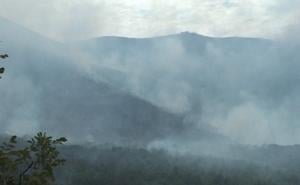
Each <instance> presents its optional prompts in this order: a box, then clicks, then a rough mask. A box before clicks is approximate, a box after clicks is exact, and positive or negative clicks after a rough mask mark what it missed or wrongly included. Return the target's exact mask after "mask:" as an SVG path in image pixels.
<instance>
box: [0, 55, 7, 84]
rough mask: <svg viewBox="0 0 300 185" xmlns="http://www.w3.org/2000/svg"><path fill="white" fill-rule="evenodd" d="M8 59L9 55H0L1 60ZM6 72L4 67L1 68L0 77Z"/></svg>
mask: <svg viewBox="0 0 300 185" xmlns="http://www.w3.org/2000/svg"><path fill="white" fill-rule="evenodd" d="M7 57H8V54H3V55H0V58H1V59H5V58H7ZM4 71H5V68H4V67H0V75H2V74H3V73H4ZM0 78H1V76H0Z"/></svg>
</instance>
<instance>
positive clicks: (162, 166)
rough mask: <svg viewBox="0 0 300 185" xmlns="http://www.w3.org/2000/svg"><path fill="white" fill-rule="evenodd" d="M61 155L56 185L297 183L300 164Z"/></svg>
mask: <svg viewBox="0 0 300 185" xmlns="http://www.w3.org/2000/svg"><path fill="white" fill-rule="evenodd" d="M271 149H272V147H271ZM239 150H240V149H239ZM264 150H265V148H264V149H262V150H261V152H265V151H264ZM61 151H62V154H63V155H65V156H66V158H67V163H66V165H65V166H64V167H62V168H60V169H59V170H58V171H57V175H56V176H57V181H56V183H57V185H99V184H105V185H170V184H172V185H187V184H189V185H196V184H197V185H202V184H203V185H295V184H300V177H299V175H298V174H299V171H300V166H299V167H298V168H294V167H292V168H290V167H289V166H288V165H289V164H282V166H276V167H275V166H272V165H266V164H267V163H259V162H258V163H255V162H253V161H250V160H229V159H222V158H214V157H209V156H206V157H203V156H202V157H200V156H197V157H196V156H186V155H174V154H169V153H167V152H166V151H163V150H147V149H143V148H132V147H111V146H102V147H81V146H67V147H64V148H61ZM245 151H247V150H246V149H243V151H241V150H240V152H245ZM251 151H254V152H253V153H252V154H250V153H251V152H250V153H249V157H250V156H252V157H253V158H252V159H253V160H254V158H255V155H254V153H256V154H257V156H256V157H258V156H260V154H259V152H257V151H255V150H252V149H251ZM270 152H273V150H270ZM298 152H299V151H298ZM273 155H274V156H276V153H273ZM255 160H256V159H255ZM261 160H268V159H263V158H262V159H261ZM270 160H273V159H270ZM278 160H280V159H278Z"/></svg>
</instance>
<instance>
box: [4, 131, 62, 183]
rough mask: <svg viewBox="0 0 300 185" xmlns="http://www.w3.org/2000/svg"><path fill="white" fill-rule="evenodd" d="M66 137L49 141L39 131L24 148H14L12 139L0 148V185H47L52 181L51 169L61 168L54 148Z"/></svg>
mask: <svg viewBox="0 0 300 185" xmlns="http://www.w3.org/2000/svg"><path fill="white" fill-rule="evenodd" d="M66 141H67V139H66V138H64V137H62V138H59V139H53V138H52V137H49V136H47V135H46V133H41V132H39V133H38V134H37V135H36V136H34V137H33V138H32V139H30V140H28V141H27V146H24V147H20V146H18V145H17V137H16V136H12V137H11V138H10V140H9V141H8V142H4V143H3V144H2V146H0V184H3V185H47V184H49V183H50V182H53V181H54V180H55V179H54V174H53V170H54V168H56V167H58V166H60V165H63V164H64V162H65V160H64V159H61V158H59V151H58V150H57V146H58V145H61V144H63V143H65V142H66Z"/></svg>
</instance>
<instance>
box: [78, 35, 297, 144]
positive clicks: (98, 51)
mask: <svg viewBox="0 0 300 185" xmlns="http://www.w3.org/2000/svg"><path fill="white" fill-rule="evenodd" d="M79 45H81V46H82V48H83V52H84V53H86V54H87V53H88V54H90V55H91V56H93V57H94V60H95V61H97V62H94V63H98V64H99V66H100V65H104V66H106V67H108V68H109V66H110V64H111V66H112V68H113V69H114V70H116V71H119V73H120V74H122V75H125V76H126V78H122V80H121V81H118V80H117V81H118V83H115V81H113V80H112V81H110V80H109V79H108V78H107V77H106V76H103V75H101V74H99V73H98V78H99V79H106V80H108V82H110V83H111V84H113V85H116V84H117V85H116V86H117V87H119V88H123V89H125V90H128V91H130V92H131V93H133V94H136V95H137V96H139V97H141V98H143V99H146V100H148V101H150V102H152V103H154V104H155V105H158V106H161V107H163V108H164V109H165V110H168V111H170V112H173V113H176V114H180V115H184V116H185V117H186V119H187V120H189V121H191V122H193V123H195V124H196V125H197V127H206V128H213V130H215V131H216V132H217V133H219V134H221V135H224V136H226V137H228V138H229V139H230V140H232V141H235V142H238V143H242V144H270V143H277V144H296V143H297V141H298V140H299V136H298V135H299V133H298V132H299V128H298V126H297V122H298V120H299V118H300V117H299V116H298V112H297V109H298V105H299V98H298V96H297V94H298V93H299V91H300V87H299V85H298V84H299V79H300V78H299V74H298V72H297V71H299V67H300V66H299V64H298V62H297V61H298V60H299V54H297V52H296V51H297V50H296V48H297V47H296V44H295V45H294V46H293V47H291V46H290V45H289V41H288V40H286V41H285V42H281V41H280V42H279V41H270V40H264V39H251V38H225V39H222V38H219V39H214V38H207V37H202V36H200V35H196V34H191V33H183V34H180V35H173V36H168V37H159V38H155V39H141V40H135V39H126V38H125V39H124V38H123V39H122V38H100V39H99V40H97V39H95V40H91V41H86V42H82V43H80V44H79ZM141 48H143V50H141ZM104 53H105V56H104V57H102V56H101V55H102V54H104ZM94 67H95V68H94V70H97V67H96V66H94ZM94 74H97V73H94ZM96 76H97V75H96ZM191 128H193V127H191ZM166 142H167V143H170V141H166ZM168 145H169V144H168Z"/></svg>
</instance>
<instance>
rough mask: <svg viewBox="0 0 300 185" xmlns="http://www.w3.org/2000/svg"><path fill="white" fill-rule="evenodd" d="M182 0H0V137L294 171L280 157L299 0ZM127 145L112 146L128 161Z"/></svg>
mask: <svg viewBox="0 0 300 185" xmlns="http://www.w3.org/2000/svg"><path fill="white" fill-rule="evenodd" d="M24 2H25V1H24ZM155 2H156V1H155ZM28 4H32V11H31V12H30V13H28V15H26V16H25V12H24V10H22V9H25V10H29V9H30V7H28ZM33 4H34V5H36V6H33ZM187 4H188V5H189V6H187V5H183V4H182V3H180V2H179V1H174V2H173V3H171V1H166V3H165V4H163V5H160V4H159V3H150V2H149V1H146V0H145V1H141V2H140V3H137V2H136V3H134V2H129V1H124V2H118V1H112V2H111V4H110V3H109V2H106V1H104V0H103V1H94V2H93V3H92V1H90V2H89V3H87V2H86V3H84V2H83V1H81V0H77V1H76V2H75V1H74V2H73V3H71V2H68V1H66V0H64V1H56V0H55V1H53V2H52V1H51V2H48V3H46V2H44V1H43V2H42V3H41V2H38V1H36V0H27V1H26V4H24V3H23V2H18V1H12V0H10V1H8V0H0V6H1V7H0V40H1V42H0V53H1V54H2V53H8V54H9V58H8V59H6V60H5V61H4V60H3V61H1V65H3V66H4V67H5V68H6V71H5V74H4V75H3V77H2V79H1V80H0V105H1V106H0V128H1V129H0V135H1V137H2V136H3V137H6V136H8V135H18V136H21V137H27V136H30V135H32V134H34V133H36V132H38V131H40V130H42V131H46V132H48V133H50V134H51V135H54V136H65V137H67V138H68V139H69V144H70V145H78V146H81V145H84V146H85V145H86V144H88V145H89V146H102V145H104V144H108V145H112V146H120V147H125V148H127V147H128V148H127V149H128V150H130V148H131V147H133V148H135V147H137V148H143V149H145V150H146V151H147V152H149V151H151V149H163V150H166V151H167V152H170V153H171V154H174V155H175V154H179V153H180V154H184V155H199V156H203V155H205V156H206V155H209V156H213V157H217V158H218V159H219V158H221V159H222V158H230V160H232V159H233V160H246V161H247V162H249V161H250V163H252V162H253V164H258V165H261V164H262V163H263V165H266V166H268V165H270V166H271V168H272V170H273V169H274V170H275V171H276V170H277V168H278V169H279V168H280V167H279V166H280V165H282V164H286V165H287V166H288V167H287V169H288V170H291V169H292V170H295V169H296V170H295V171H297V170H298V169H299V168H296V167H295V168H294V166H293V165H291V164H290V163H291V160H292V159H295V160H296V159H298V158H297V157H295V156H297V155H298V154H300V148H299V146H298V145H299V144H300V125H299V120H300V114H299V110H300V107H299V106H300V98H299V94H300V73H299V71H300V62H299V61H300V53H299V49H300V38H299V35H298V31H300V29H299V28H300V27H299V24H298V22H297V21H295V20H296V18H297V17H299V15H300V14H299V11H298V10H299V9H297V8H296V7H298V8H299V7H300V3H299V2H298V3H297V2H296V1H292V0H290V1H285V2H284V3H280V2H276V1H270V0H265V1H258V0H245V1H244V4H243V3H241V2H239V1H235V0H229V1H215V2H211V1H207V0H204V1H202V2H201V3H199V4H197V2H196V1H194V0H189V1H188V2H187ZM2 5H3V6H2ZM194 5H199V6H195V7H194V8H193V6H194ZM200 5H201V6H200ZM22 7H23V8H22ZM63 7H65V8H66V11H62V8H63ZM155 7H156V8H155ZM157 7H158V8H157ZM171 7H173V8H174V7H176V8H175V9H171ZM213 7H214V8H213ZM249 7H252V11H250V10H249V11H245V12H244V14H242V13H241V12H242V11H244V10H246V9H247V8H249ZM191 10H193V12H192V13H189V11H191ZM210 10H214V11H212V12H210ZM217 10H218V11H217ZM43 11H44V12H45V17H43V18H42V17H41V15H42V12H43ZM132 11H133V12H135V13H136V14H134V13H133V12H132ZM167 11H168V12H167ZM200 11H202V13H199V12H200ZM97 12H100V13H97ZM208 12H210V13H208ZM37 15H38V16H37ZM110 15H111V17H110ZM204 15H207V19H208V20H205V19H204ZM222 15H224V17H223V16H222ZM239 15H240V16H239ZM159 16H161V17H162V18H161V19H159ZM200 17H201V18H202V19H199V20H197V18H200ZM209 21H211V22H209ZM210 23H211V24H210ZM70 147H71V146H70ZM248 147H249V148H248ZM252 147H253V148H252ZM277 147H278V148H277ZM104 148H105V147H104ZM127 149H124V150H120V151H119V152H120V153H122V152H124V153H125V154H126V155H128V156H126V157H128V160H129V159H130V157H129V156H130V154H131V153H130V152H129V153H128V151H127ZM69 150H74V151H75V150H77V148H75V149H74V148H69V149H64V152H65V153H66V154H69V155H71V154H70V151H69ZM93 150H95V151H97V152H99V151H100V153H101V152H104V153H105V151H103V150H104V149H103V148H102V149H95V148H92V149H91V148H89V149H87V151H88V152H87V154H86V156H89V157H86V158H88V159H89V160H91V159H92V158H93V157H91V156H93V152H92V151H93ZM78 151H84V148H79V149H78ZM272 151H276V153H277V154H278V156H279V157H278V158H280V159H278V158H277V160H278V161H277V162H275V161H276V160H275V159H274V158H273V157H274V156H272ZM68 152H69V153H68ZM106 152H107V151H106ZM114 152H116V151H113V153H114ZM139 152H141V151H139ZM116 153H117V154H113V155H114V156H115V155H120V153H118V152H116ZM137 153H138V152H137ZM152 154H153V153H151V156H152ZM76 155H77V154H76ZM103 155H104V154H103ZM107 155H108V154H107ZM109 155H110V154H109ZM139 155H140V154H139ZM139 155H138V156H139ZM141 155H142V156H144V155H146V154H145V153H143V154H141ZM147 155H148V154H147ZM149 155H150V154H149ZM153 155H155V157H157V156H160V157H162V158H163V159H165V158H164V157H166V158H168V157H167V156H164V155H165V154H157V153H155V152H154V154H153ZM166 155H167V154H166ZM263 156H269V159H268V160H266V161H264V157H263ZM288 156H289V157H288ZM73 157H74V156H73ZM102 157H103V156H102ZM106 157H107V156H106ZM115 157H116V156H115ZM155 157H154V158H155ZM294 157H295V158H294ZM81 158H84V157H82V156H76V157H74V160H75V161H76V160H78V161H80V160H81ZM116 158H118V157H116ZM137 158H138V157H137ZM79 159H80V160H79ZM104 159H107V158H105V156H104V158H101V160H103V161H105V160H104ZM155 159H156V158H155ZM155 159H153V160H155ZM107 160H108V161H109V160H112V161H114V160H115V159H107ZM149 160H150V159H149ZM151 160H152V158H151ZM170 160H171V161H172V160H173V159H172V158H171V159H170ZM175 161H176V160H174V161H173V162H175ZM183 161H184V160H183ZM85 162H86V161H85ZM264 162H265V163H264ZM175 163H176V162H175ZM208 163H209V164H206V165H208V166H210V165H213V164H210V162H208ZM85 164H86V165H87V164H89V165H90V162H87V163H85ZM101 164H102V163H101ZM176 164H177V163H176ZM241 164H242V165H244V163H241ZM180 165H181V164H180ZM180 165H179V166H180ZM230 165H231V163H230ZM230 165H229V166H230ZM239 165H240V163H239ZM290 165H291V166H293V167H291V166H290ZM189 166H190V164H189ZM200 166H201V165H200ZM225 166H226V165H225ZM233 166H235V165H233ZM181 167H182V166H181ZM202 167H203V166H202ZM202 167H201V168H202ZM203 168H204V167H203ZM87 169H89V168H88V167H87ZM125 169H126V168H125ZM205 169H208V168H206V167H205ZM243 169H244V168H243ZM222 170H224V169H223V168H222ZM225 171H226V170H225ZM233 171H234V170H233ZM64 173H65V172H61V174H64ZM270 173H271V172H270ZM276 173H277V172H276ZM293 173H294V171H293ZM274 174H275V172H274ZM274 174H273V172H272V175H274ZM287 174H292V173H287ZM61 176H62V177H64V175H61ZM296 176H297V175H296ZM272 177H273V176H272ZM295 178H296V177H295ZM61 179H64V178H61ZM233 179H234V178H233ZM271 179H272V178H271ZM297 179H298V176H297ZM274 182H275V181H274ZM278 182H279V181H278ZM284 182H285V181H284ZM69 183H70V182H69ZM279 184H280V183H279ZM282 184H283V181H282ZM287 184H288V183H287Z"/></svg>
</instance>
